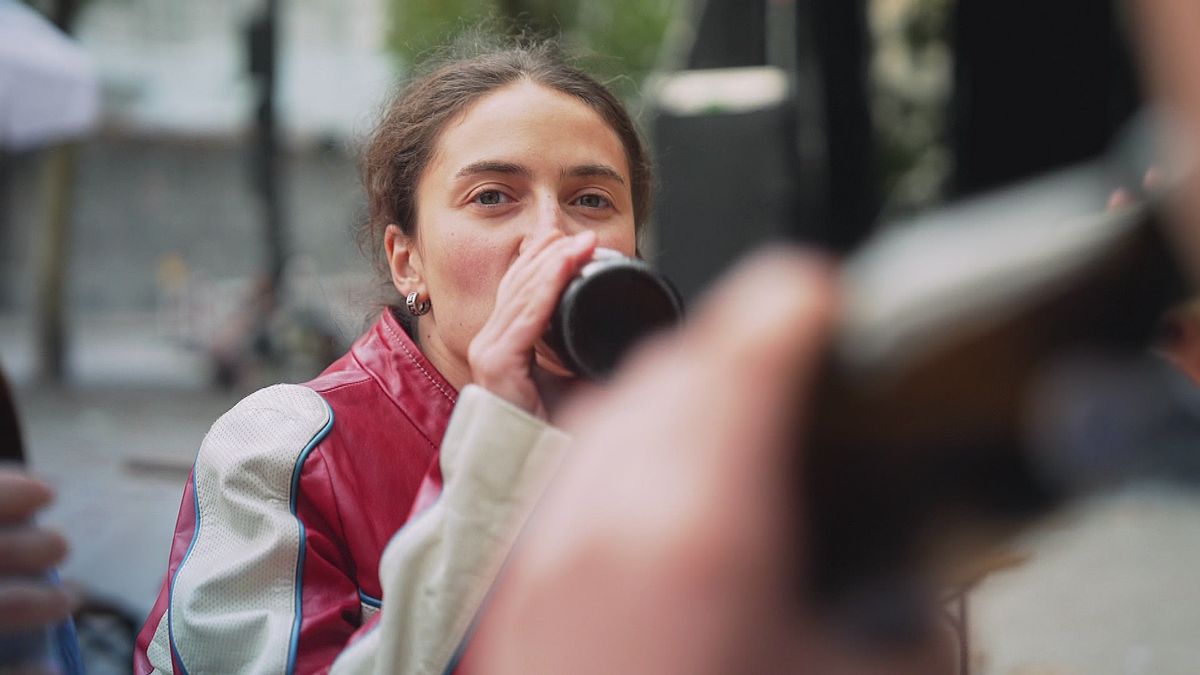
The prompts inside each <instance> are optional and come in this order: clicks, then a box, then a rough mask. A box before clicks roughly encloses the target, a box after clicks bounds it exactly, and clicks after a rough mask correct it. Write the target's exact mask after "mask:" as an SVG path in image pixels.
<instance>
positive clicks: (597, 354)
mask: <svg viewBox="0 0 1200 675" xmlns="http://www.w3.org/2000/svg"><path fill="white" fill-rule="evenodd" d="M682 316H683V303H682V301H681V300H680V298H679V293H678V292H677V291H676V290H675V287H674V286H672V285H671V282H670V281H668V280H667V279H666V278H665V277H664V276H663V275H661V274H659V273H658V272H657V271H655V269H654V268H653V267H651V266H650V265H649V264H647V263H646V262H645V261H642V260H638V259H635V258H627V257H625V256H623V255H621V254H620V253H618V252H616V251H612V250H610V249H605V248H598V249H596V253H595V256H594V259H593V260H592V261H591V262H589V263H588V264H586V265H584V266H583V269H581V270H580V272H579V274H578V275H577V276H576V277H575V278H574V279H572V280H571V282H570V283H569V284H567V287H566V289H564V290H563V294H562V296H561V298H560V299H559V301H558V306H557V308H556V309H555V312H554V315H553V316H552V317H551V319H550V325H549V326H548V327H547V329H546V336H545V339H546V344H547V345H548V346H549V347H550V348H551V349H553V350H554V352H555V353H556V354H558V356H559V358H560V359H562V361H563V364H564V365H566V366H567V367H568V368H570V369H571V370H572V371H574V372H575V373H577V374H579V375H581V376H583V377H587V378H590V379H602V378H604V377H605V376H607V375H608V374H609V373H611V372H612V371H613V370H614V369H615V368H616V367H617V365H618V364H619V363H620V361H621V359H622V358H623V357H624V356H625V355H626V354H627V353H628V352H629V350H630V348H632V347H633V346H634V345H635V344H636V343H637V342H639V341H640V340H642V339H643V338H645V337H646V336H648V335H650V334H652V333H655V332H657V331H660V330H663V329H666V328H670V327H671V326H674V325H675V324H676V323H678V322H679V320H680V318H681V317H682Z"/></svg>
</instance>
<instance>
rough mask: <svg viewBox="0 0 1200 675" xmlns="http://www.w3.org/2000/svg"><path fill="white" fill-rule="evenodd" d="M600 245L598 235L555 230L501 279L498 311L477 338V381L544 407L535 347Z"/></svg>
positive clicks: (473, 353) (530, 406)
mask: <svg viewBox="0 0 1200 675" xmlns="http://www.w3.org/2000/svg"><path fill="white" fill-rule="evenodd" d="M595 247H596V235H595V233H593V232H584V233H581V234H578V235H574V236H569V237H568V236H563V235H562V233H561V232H557V231H555V232H552V233H550V234H547V235H543V236H541V237H539V238H538V239H536V240H534V241H533V242H532V243H531V244H530V245H529V246H528V247H526V249H525V250H524V251H523V252H522V254H521V255H520V256H518V258H517V260H516V261H515V262H514V263H513V265H512V267H511V268H509V270H508V272H507V273H506V274H505V275H504V278H503V279H502V280H501V281H500V284H499V287H498V288H497V291H496V302H495V305H494V308H493V310H492V314H491V316H490V317H488V320H487V322H485V323H484V325H483V327H482V328H481V329H480V331H479V334H478V335H477V336H476V337H475V339H474V340H473V341H472V343H471V347H470V351H469V353H468V360H469V362H470V364H471V372H472V379H473V380H474V382H475V383H476V384H478V385H480V386H482V387H484V388H486V389H488V390H489V391H491V392H492V393H494V394H497V395H499V396H501V397H502V398H504V399H506V400H508V401H509V402H511V403H514V404H516V405H518V406H521V407H522V408H524V409H526V410H530V411H534V410H538V409H539V407H540V401H539V400H538V395H537V388H536V387H535V386H534V384H533V381H532V379H530V375H529V373H530V365H531V363H532V360H533V347H534V345H535V344H536V343H537V342H538V341H539V340H540V339H541V337H542V335H543V334H544V333H545V330H546V324H547V323H548V321H549V319H550V315H551V314H552V313H553V312H554V306H555V304H556V303H557V300H558V296H559V295H560V294H561V293H562V290H563V288H564V287H565V286H566V284H567V282H568V281H569V280H570V278H571V277H572V276H574V275H575V274H576V273H577V271H578V270H579V268H580V267H582V266H583V265H584V264H585V263H586V262H587V260H589V259H591V256H592V252H593V251H594V249H595Z"/></svg>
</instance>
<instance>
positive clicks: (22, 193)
mask: <svg viewBox="0 0 1200 675" xmlns="http://www.w3.org/2000/svg"><path fill="white" fill-rule="evenodd" d="M262 6H263V3H260V2H252V1H248V0H214V1H212V2H204V3H161V2H155V1H153V0H92V1H91V2H88V3H86V4H84V5H83V7H82V9H81V11H80V13H79V15H78V18H77V20H76V22H75V25H74V29H75V30H74V32H75V34H76V36H77V38H78V40H79V41H80V43H81V44H82V45H83V47H84V48H85V50H86V51H87V52H88V53H89V54H90V55H91V56H93V58H94V59H95V63H96V66H97V70H98V71H99V73H100V77H101V87H102V92H103V101H104V105H103V116H104V117H103V127H102V130H101V131H100V133H98V134H97V135H96V137H94V138H92V139H89V140H87V141H85V142H83V143H81V144H80V146H79V151H78V162H77V174H76V180H75V183H74V189H73V195H72V199H71V206H72V208H71V218H70V223H69V233H68V242H69V243H68V247H67V255H66V259H65V260H62V261H61V264H62V265H64V266H65V270H64V273H65V277H66V309H67V312H68V317H69V319H68V324H69V325H70V330H71V331H72V332H73V333H74V334H75V337H76V338H79V337H81V336H79V335H78V332H79V330H81V329H83V327H85V326H87V325H88V322H89V321H90V320H92V319H98V320H99V319H104V318H107V319H108V320H110V322H111V320H112V317H124V319H123V320H125V321H126V322H127V323H128V324H129V325H130V328H133V329H138V330H141V331H142V332H145V331H151V332H154V333H156V335H157V337H159V338H164V339H167V340H172V341H175V342H177V343H178V344H181V345H188V346H193V347H194V346H204V345H206V344H207V343H208V342H210V341H211V340H212V339H213V338H214V336H215V335H216V333H217V332H218V330H219V326H220V324H221V323H223V322H224V321H225V319H227V318H228V316H229V314H230V313H231V312H234V311H236V309H237V306H238V305H239V303H242V302H244V300H245V299H246V297H247V295H248V293H249V292H250V290H249V289H250V286H251V285H252V283H253V281H252V280H253V279H254V278H255V277H256V276H257V275H258V274H260V273H261V268H262V265H263V261H264V258H265V251H264V247H265V245H264V237H263V234H262V219H263V213H262V211H263V209H262V205H261V203H259V200H257V199H256V197H255V193H254V187H253V184H252V179H253V172H252V166H251V151H252V148H253V121H254V106H255V99H256V84H255V80H254V78H253V77H252V75H251V74H250V71H249V60H250V59H249V52H250V49H249V38H248V30H247V28H248V26H249V24H250V21H251V19H252V18H253V17H254V16H255V13H256V12H258V11H260V10H261V7H262ZM386 11H387V8H386V3H385V1H384V0H348V1H346V2H336V3H335V2H330V1H312V0H308V1H303V2H288V3H280V12H279V15H278V18H279V23H278V36H279V43H278V51H277V58H278V84H277V90H276V106H275V109H276V111H277V113H278V118H279V122H280V124H279V126H280V131H281V136H282V138H283V140H284V146H283V147H284V149H283V151H282V158H281V163H282V169H283V171H282V174H283V175H284V176H285V182H284V184H283V185H282V195H283V198H282V211H283V213H284V220H285V222H286V226H287V228H288V233H289V236H288V242H287V243H288V247H287V248H288V251H287V253H288V255H289V259H290V260H291V261H292V264H290V265H289V271H288V273H289V275H291V277H292V278H293V279H296V278H299V279H300V280H299V281H298V282H297V288H298V289H301V291H302V294H304V295H306V296H309V297H304V298H300V299H299V301H300V302H302V303H304V304H306V305H309V306H312V307H313V308H314V311H318V312H321V311H324V312H326V313H329V314H335V316H333V317H332V319H333V321H334V322H335V323H338V322H340V325H342V326H343V328H342V331H343V332H344V333H346V334H347V335H348V334H349V333H352V332H353V331H354V330H356V328H357V323H358V322H359V320H360V319H361V317H362V316H364V315H365V314H366V313H367V312H369V311H370V300H369V296H370V290H371V282H370V280H369V274H368V267H369V266H368V265H367V263H366V262H365V261H364V260H363V259H362V257H361V256H360V255H359V252H358V251H357V249H356V247H355V245H354V235H353V232H354V229H355V227H356V226H357V225H358V223H359V221H360V220H361V218H362V216H363V208H362V197H361V192H360V190H359V188H358V178H357V169H356V166H355V160H354V156H355V146H356V143H357V141H358V139H360V138H361V137H362V136H363V135H365V134H366V133H367V132H368V131H369V129H370V127H371V123H372V120H373V118H374V115H375V113H376V110H377V109H378V106H379V105H380V103H381V102H382V101H383V100H384V99H385V97H386V95H387V94H388V92H389V91H390V90H391V88H392V87H393V86H394V83H395V81H396V74H397V71H398V69H397V67H396V64H395V62H394V60H393V58H392V57H391V56H389V54H388V52H387V51H386V45H385V37H386V36H385V27H386V21H385V18H386ZM0 163H2V164H3V170H2V171H0V195H2V197H3V198H2V199H0V329H3V330H0V333H3V335H2V336H0V346H5V345H6V346H5V348H4V349H3V350H0V354H4V356H5V365H6V367H7V368H8V369H9V370H10V372H14V371H15V372H16V373H17V374H18V375H20V374H21V373H23V372H25V371H28V370H30V369H31V366H30V365H29V364H27V363H24V362H26V361H29V360H30V359H31V358H32V353H31V348H29V346H28V345H29V343H31V342H32V339H33V338H32V336H28V335H25V333H27V332H28V328H29V322H28V321H27V320H26V319H27V317H28V315H29V313H30V312H31V311H32V310H33V305H34V303H35V302H36V301H35V293H36V290H35V288H34V285H35V281H34V280H35V277H36V275H35V274H34V266H35V265H36V264H37V263H36V260H37V259H38V255H39V246H40V239H41V234H42V231H43V230H44V219H45V214H46V208H45V206H46V204H45V200H46V194H45V190H44V182H45V181H44V175H43V174H44V167H43V164H44V162H43V156H42V154H40V153H37V152H31V153H23V154H20V155H11V154H10V155H7V156H4V157H2V158H0ZM357 291H361V292H357ZM347 339H348V337H347ZM75 342H76V343H78V342H80V340H79V339H76V340H75ZM13 361H21V363H13Z"/></svg>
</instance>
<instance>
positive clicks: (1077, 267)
mask: <svg viewBox="0 0 1200 675" xmlns="http://www.w3.org/2000/svg"><path fill="white" fill-rule="evenodd" d="M1116 184H1120V183H1119V182H1114V179H1113V178H1112V177H1111V174H1110V173H1109V171H1108V170H1107V169H1106V168H1105V167H1103V166H1100V165H1096V166H1091V167H1087V168H1084V169H1078V170H1076V171H1074V172H1073V173H1067V174H1064V175H1062V176H1059V177H1057V178H1054V179H1051V180H1049V181H1043V182H1041V183H1039V184H1035V185H1033V187H1029V188H1026V189H1023V190H1020V191H1016V192H1013V193H1010V194H1009V195H1008V196H1007V197H1003V198H993V199H990V200H987V201H985V202H982V203H979V204H976V205H971V206H966V207H960V208H956V209H954V210H951V211H948V212H945V213H943V214H942V215H940V216H937V217H934V218H931V219H926V222H923V223H919V224H913V225H910V226H907V227H904V228H898V229H896V230H894V231H892V232H889V233H885V234H884V235H883V236H881V237H879V238H877V239H876V240H875V241H873V242H871V243H869V244H868V245H867V246H866V247H865V248H864V249H862V250H861V251H859V252H858V253H857V254H855V255H853V256H851V257H850V259H849V260H848V261H847V264H846V266H845V272H844V280H843V281H844V284H843V285H844V289H845V314H844V317H843V320H842V321H841V324H840V327H839V330H838V332H837V334H836V336H835V340H834V347H833V353H832V354H831V358H830V359H829V360H828V361H827V363H826V367H825V370H824V372H823V374H822V377H821V378H820V380H819V384H818V387H817V391H816V392H815V399H814V400H815V408H814V409H813V410H812V412H811V415H810V416H808V418H807V419H808V420H809V428H808V430H807V432H806V434H805V437H804V438H803V439H802V440H801V443H802V445H803V448H804V451H803V452H802V453H800V456H802V457H803V458H804V459H803V466H802V467H801V468H800V474H799V475H800V476H801V478H800V480H801V482H802V489H801V490H800V491H799V494H801V495H802V499H803V500H804V504H803V508H804V510H805V512H806V513H807V514H808V516H809V519H810V520H809V528H810V529H809V530H808V531H807V532H806V534H805V536H804V541H805V543H806V546H805V549H806V551H808V553H807V555H809V556H810V559H811V568H810V571H811V574H810V579H811V583H812V587H810V588H809V589H807V590H808V591H810V592H812V593H815V595H816V596H817V598H818V599H820V600H822V601H825V602H829V603H832V604H833V605H834V606H836V604H837V601H838V600H839V599H844V598H846V597H849V596H852V595H854V594H855V592H856V591H857V590H859V589H862V588H867V587H871V586H872V584H875V583H876V582H878V581H879V580H880V579H885V578H894V577H897V576H900V577H905V575H911V577H912V578H918V577H920V576H921V575H923V574H925V573H926V572H927V571H928V570H929V569H930V566H931V563H932V564H935V565H940V566H942V567H945V566H950V567H953V566H954V565H955V564H959V563H960V562H962V561H963V560H965V559H966V558H969V556H970V555H971V553H972V552H977V551H978V550H979V549H980V548H981V547H986V546H988V545H994V544H996V543H997V542H999V541H1001V540H1002V536H1003V534H1004V533H1006V532H1009V531H1010V528H1011V527H1012V526H1016V525H1021V524H1024V523H1026V522H1028V520H1029V519H1031V518H1033V517H1034V516H1036V515H1038V514H1041V513H1043V512H1044V511H1045V510H1046V509H1047V508H1048V507H1050V506H1052V505H1053V504H1055V503H1056V502H1057V501H1059V500H1060V499H1062V498H1064V497H1069V496H1071V495H1072V494H1074V492H1075V491H1076V490H1077V489H1079V487H1080V486H1083V485H1088V484H1090V483H1092V482H1093V481H1091V480H1090V479H1091V478H1093V477H1097V476H1099V474H1101V473H1103V474H1105V475H1106V476H1108V477H1112V476H1114V475H1116V476H1119V475H1120V474H1121V472H1122V470H1123V469H1122V467H1123V466H1124V467H1128V466H1130V465H1131V464H1130V462H1131V461H1133V458H1136V457H1138V456H1139V454H1140V453H1141V452H1142V451H1143V450H1145V448H1143V447H1141V446H1143V445H1145V443H1146V442H1147V441H1148V440H1149V439H1151V437H1152V434H1150V433H1149V431H1148V429H1147V428H1146V427H1147V426H1148V425H1147V424H1144V423H1143V422H1145V420H1144V419H1140V418H1138V417H1137V415H1138V414H1140V413H1138V414H1134V413H1131V412H1129V408H1130V407H1137V405H1133V406H1128V405H1120V404H1119V403H1120V402H1122V401H1125V402H1129V401H1130V400H1131V397H1132V396H1133V394H1132V393H1131V392H1129V391H1126V390H1125V389H1126V387H1125V386H1124V384H1123V383H1127V382H1128V378H1121V377H1111V376H1110V375H1111V373H1112V372H1114V371H1122V370H1123V369H1127V366H1128V367H1133V366H1129V364H1135V363H1142V362H1143V361H1142V357H1143V356H1144V355H1145V354H1146V349H1147V347H1148V346H1149V345H1150V343H1151V341H1152V338H1153V336H1154V334H1155V331H1156V329H1157V327H1158V324H1159V321H1160V319H1161V317H1162V316H1163V314H1164V312H1165V311H1166V310H1167V309H1168V308H1169V307H1171V306H1172V305H1173V304H1175V303H1177V302H1178V301H1180V300H1181V299H1183V298H1184V297H1185V295H1186V290H1185V289H1186V284H1185V281H1184V275H1183V274H1182V273H1181V266H1180V265H1179V264H1177V261H1176V258H1175V255H1174V254H1173V253H1172V250H1171V246H1170V245H1169V242H1168V241H1167V237H1166V232H1165V228H1164V227H1163V226H1162V223H1161V222H1160V219H1159V218H1158V217H1157V210H1156V209H1155V208H1153V207H1151V206H1141V207H1133V208H1127V209H1124V210H1121V211H1119V212H1113V213H1095V212H1096V211H1099V210H1100V209H1101V208H1102V207H1103V204H1104V197H1105V195H1106V193H1107V190H1110V189H1111V188H1112V186H1113V185H1116ZM1072 200H1073V204H1072V203H1071V202H1072ZM1089 203H1090V204H1092V207H1091V208H1090V209H1083V211H1087V210H1090V211H1092V212H1093V214H1094V215H1091V216H1087V217H1082V218H1078V217H1076V218H1072V217H1063V213H1064V212H1070V211H1071V210H1072V209H1075V210H1077V211H1078V209H1079V207H1080V206H1081V205H1087V204H1089ZM1038 204H1040V205H1041V206H1042V207H1044V208H1041V212H1040V213H1039V208H1038V207H1037V205H1038ZM1083 211H1078V212H1083ZM1144 389H1145V391H1150V392H1154V388H1153V387H1150V388H1144ZM1155 395H1156V394H1155ZM1114 402H1117V403H1118V404H1117V405H1114V404H1113V403H1114ZM1106 405H1107V407H1105V406H1106ZM1138 405H1140V404H1138ZM1143 407H1145V406H1143ZM1152 407H1153V406H1152ZM1081 410H1082V411H1088V410H1091V413H1089V414H1092V415H1093V416H1096V415H1098V418H1094V419H1093V418H1086V416H1084V418H1081V417H1080V416H1079V415H1077V414H1075V413H1078V412H1079V411H1081ZM1105 410H1108V411H1110V413H1111V414H1109V413H1104V412H1103V411H1105ZM1081 419H1082V422H1081ZM1150 426H1152V425H1150ZM1110 427H1111V428H1110ZM1151 450H1152V449H1151Z"/></svg>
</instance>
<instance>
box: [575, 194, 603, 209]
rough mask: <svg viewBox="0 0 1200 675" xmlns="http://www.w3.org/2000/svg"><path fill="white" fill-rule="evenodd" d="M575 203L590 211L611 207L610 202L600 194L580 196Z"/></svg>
mask: <svg viewBox="0 0 1200 675" xmlns="http://www.w3.org/2000/svg"><path fill="white" fill-rule="evenodd" d="M575 201H576V203H578V204H579V205H580V206H582V207H585V208H589V209H603V208H607V207H608V206H609V202H608V200H607V199H605V198H604V197H602V196H600V195H598V194H586V195H580V197H579V198H578V199H576V200H575Z"/></svg>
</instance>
